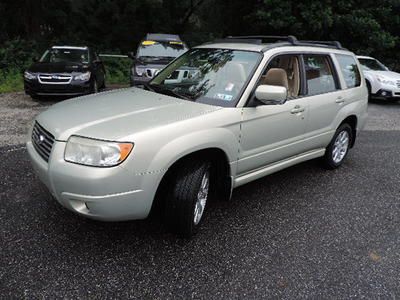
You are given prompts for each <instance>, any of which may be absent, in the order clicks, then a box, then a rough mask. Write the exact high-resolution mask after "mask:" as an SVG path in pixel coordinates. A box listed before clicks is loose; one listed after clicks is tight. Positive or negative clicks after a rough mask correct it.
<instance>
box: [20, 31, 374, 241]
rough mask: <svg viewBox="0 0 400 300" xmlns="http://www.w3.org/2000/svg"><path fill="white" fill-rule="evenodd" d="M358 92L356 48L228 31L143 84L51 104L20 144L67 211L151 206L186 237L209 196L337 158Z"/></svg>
mask: <svg viewBox="0 0 400 300" xmlns="http://www.w3.org/2000/svg"><path fill="white" fill-rule="evenodd" d="M182 72H183V73H185V72H186V73H187V74H186V75H187V76H184V77H177V76H175V75H174V74H176V73H182ZM367 99H368V94H367V88H366V84H365V80H364V78H363V75H362V73H361V72H360V66H359V63H358V61H357V59H356V57H355V56H354V54H353V53H352V52H350V51H348V50H346V49H344V48H342V47H341V45H340V44H339V43H338V42H312V41H298V40H297V39H296V38H294V37H292V36H289V37H270V36H256V37H230V38H226V39H224V40H219V41H215V42H213V43H208V44H204V45H201V46H198V47H195V48H193V49H192V50H190V51H188V52H186V53H185V54H183V55H182V56H180V57H178V58H177V59H175V60H174V61H173V62H171V63H170V64H169V65H168V66H167V67H166V68H165V69H164V70H163V71H161V72H160V73H159V74H158V75H157V76H156V77H155V78H154V79H153V80H152V81H151V82H150V83H148V84H147V85H146V86H145V89H138V88H128V89H124V90H117V91H111V92H104V93H100V94H97V95H93V96H85V97H80V98H75V99H72V100H69V101H64V102H61V103H58V104H56V105H54V106H52V107H51V108H49V109H48V110H47V111H45V112H43V113H42V114H40V115H39V116H38V117H37V118H36V120H35V122H34V124H33V127H32V129H31V131H30V137H31V138H30V139H29V141H28V142H27V148H28V152H29V155H30V158H31V160H32V163H33V166H34V169H35V170H36V172H37V174H38V176H39V178H40V179H41V180H42V181H43V182H44V183H45V184H46V186H47V187H48V188H49V190H50V191H51V193H52V194H53V195H54V197H55V198H56V199H57V201H58V202H59V203H60V204H62V205H63V206H64V207H66V208H68V209H69V210H71V211H73V212H75V213H78V214H80V215H82V216H85V217H88V218H93V219H98V220H104V221H121V220H132V219H143V218H146V217H147V216H148V215H149V213H150V212H151V211H152V209H153V210H156V211H159V212H162V215H163V218H164V221H165V222H166V224H168V225H169V227H170V228H171V229H172V230H174V231H175V232H177V233H178V234H180V235H183V236H191V235H192V234H194V233H195V232H196V231H197V230H198V227H199V225H200V223H201V221H202V220H203V217H204V212H205V211H206V204H207V202H208V201H210V200H212V199H220V200H228V199H230V197H231V194H232V190H233V188H236V187H238V186H240V185H243V184H246V183H248V182H250V181H252V180H255V179H258V178H260V177H263V176H266V175H268V174H271V173H273V172H276V171H279V170H282V169H284V168H286V167H289V166H292V165H294V164H297V163H300V162H303V161H306V160H310V159H315V158H321V159H322V161H323V162H324V163H325V165H326V166H327V167H328V168H330V169H333V168H337V167H339V166H340V165H341V164H342V163H343V161H344V160H345V157H346V155H347V153H348V151H349V149H350V148H351V147H353V145H354V142H355V140H356V136H357V134H358V132H359V131H360V129H361V128H362V127H363V125H364V123H365V120H366V116H367Z"/></svg>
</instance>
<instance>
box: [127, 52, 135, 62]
mask: <svg viewBox="0 0 400 300" xmlns="http://www.w3.org/2000/svg"><path fill="white" fill-rule="evenodd" d="M128 57H129V58H131V59H133V60H136V56H135V53H134V52H128Z"/></svg>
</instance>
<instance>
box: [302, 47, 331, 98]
mask: <svg viewBox="0 0 400 300" xmlns="http://www.w3.org/2000/svg"><path fill="white" fill-rule="evenodd" d="M304 67H305V71H306V83H307V95H309V96H312V95H319V94H324V93H329V92H333V91H336V90H337V89H338V86H337V84H336V80H335V74H334V72H333V69H332V65H331V63H330V59H329V56H327V55H304Z"/></svg>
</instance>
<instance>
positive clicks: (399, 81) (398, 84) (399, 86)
mask: <svg viewBox="0 0 400 300" xmlns="http://www.w3.org/2000/svg"><path fill="white" fill-rule="evenodd" d="M397 87H398V88H399V89H400V80H397Z"/></svg>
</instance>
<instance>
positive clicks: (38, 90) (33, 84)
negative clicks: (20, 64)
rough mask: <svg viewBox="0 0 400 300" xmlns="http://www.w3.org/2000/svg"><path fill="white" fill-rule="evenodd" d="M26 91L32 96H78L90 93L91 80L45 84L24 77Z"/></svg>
mask: <svg viewBox="0 0 400 300" xmlns="http://www.w3.org/2000/svg"><path fill="white" fill-rule="evenodd" d="M24 88H25V93H26V94H28V95H31V96H77V95H86V94H90V93H91V91H92V88H91V84H90V81H71V83H69V84H45V83H40V82H39V81H38V80H26V79H24Z"/></svg>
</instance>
